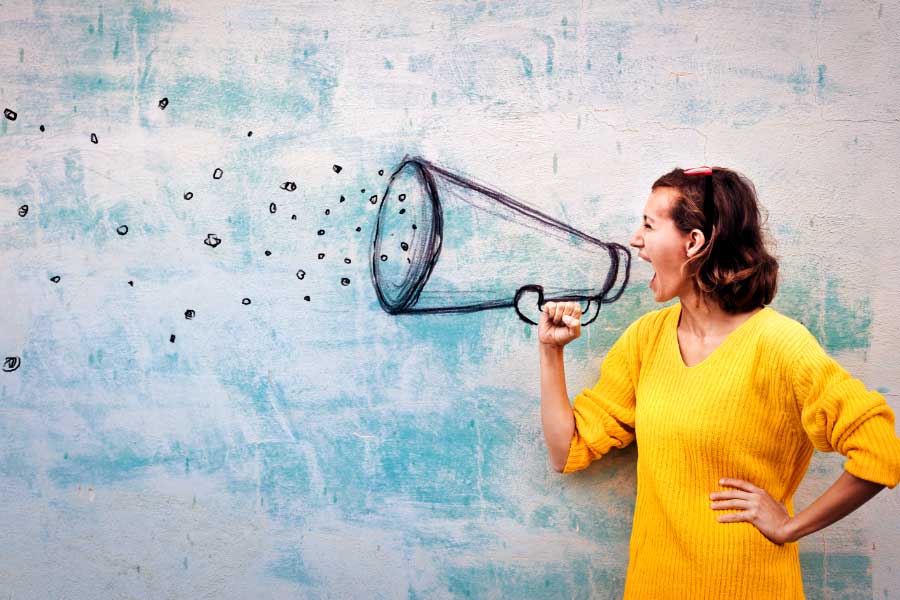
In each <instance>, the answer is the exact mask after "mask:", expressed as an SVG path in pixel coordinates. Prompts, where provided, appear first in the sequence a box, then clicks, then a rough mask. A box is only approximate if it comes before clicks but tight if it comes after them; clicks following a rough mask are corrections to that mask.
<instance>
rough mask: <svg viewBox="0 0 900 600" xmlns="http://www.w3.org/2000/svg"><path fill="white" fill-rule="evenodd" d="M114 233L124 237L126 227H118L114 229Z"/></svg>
mask: <svg viewBox="0 0 900 600" xmlns="http://www.w3.org/2000/svg"><path fill="white" fill-rule="evenodd" d="M116 233H118V234H119V235H125V234H126V233H128V225H119V226H118V227H116Z"/></svg>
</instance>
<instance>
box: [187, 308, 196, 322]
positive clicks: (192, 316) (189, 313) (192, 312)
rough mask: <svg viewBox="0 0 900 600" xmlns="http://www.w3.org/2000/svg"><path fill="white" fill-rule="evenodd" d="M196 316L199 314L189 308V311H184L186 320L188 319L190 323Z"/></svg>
mask: <svg viewBox="0 0 900 600" xmlns="http://www.w3.org/2000/svg"><path fill="white" fill-rule="evenodd" d="M196 314H197V313H196V312H194V309H192V308H189V309H187V310H186V311H184V318H185V319H187V320H188V321H190V320H191V319H193V318H194V316H195V315H196Z"/></svg>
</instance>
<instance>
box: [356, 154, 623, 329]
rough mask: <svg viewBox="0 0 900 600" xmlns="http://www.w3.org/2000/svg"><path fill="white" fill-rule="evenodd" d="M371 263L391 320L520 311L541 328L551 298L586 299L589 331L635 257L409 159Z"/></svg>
mask: <svg viewBox="0 0 900 600" xmlns="http://www.w3.org/2000/svg"><path fill="white" fill-rule="evenodd" d="M401 202H402V203H403V207H404V208H405V210H404V212H403V213H401V212H400V210H401V209H400V206H399V203H401ZM502 224H506V226H505V227H503V229H502V231H501V230H499V229H498V226H499V225H502ZM511 225H513V226H511ZM418 226H420V227H418ZM389 257H391V258H390V260H389ZM370 264H371V276H372V283H373V285H374V287H375V292H376V294H377V295H378V301H379V303H380V304H381V307H382V308H383V309H384V310H385V311H386V312H388V313H390V314H393V315H399V314H415V313H465V312H474V311H481V310H489V309H497V308H515V310H516V313H517V314H518V316H519V318H520V319H522V320H523V321H525V322H526V323H530V324H532V325H536V324H537V320H539V318H540V317H539V315H540V312H541V311H542V310H543V306H544V304H545V303H546V302H549V301H576V302H582V303H587V306H583V307H582V309H583V315H584V316H583V317H582V324H583V325H588V324H590V323H592V322H593V321H594V320H595V319H596V318H597V315H598V314H599V312H600V307H601V306H602V305H603V304H609V303H611V302H615V301H616V300H618V299H619V298H620V297H621V295H622V293H623V292H624V291H625V287H626V285H627V284H628V277H629V273H630V268H631V253H630V252H629V250H628V248H626V247H625V246H623V245H621V244H617V243H613V242H603V241H601V240H599V239H597V238H595V237H592V236H590V235H587V234H586V233H583V232H581V231H579V230H578V229H575V228H574V227H572V226H571V225H568V224H566V223H563V222H561V221H559V220H557V219H554V218H553V217H550V216H548V215H546V214H543V213H541V212H540V211H538V210H536V209H534V208H532V207H530V206H527V205H526V204H524V203H522V202H520V201H519V200H516V199H514V198H512V197H510V196H508V195H506V194H503V193H502V192H499V191H497V190H494V189H491V188H489V187H487V186H486V185H483V184H481V183H478V182H475V181H473V180H471V179H467V178H464V177H462V176H460V175H457V174H455V173H453V172H451V171H448V170H446V169H444V168H441V167H439V166H437V165H435V164H432V163H430V162H428V161H427V160H424V159H422V158H408V157H407V158H405V159H404V160H403V161H402V162H401V164H400V166H399V167H397V169H396V170H395V171H394V173H393V174H392V175H391V177H390V180H389V181H388V185H387V188H386V189H385V192H384V194H383V195H382V199H381V205H380V206H379V209H378V218H377V222H376V225H375V232H374V236H373V241H372V254H371V261H370ZM476 264H477V265H479V268H473V265H476ZM617 280H620V283H619V284H618V286H616V281H617ZM526 312H527V313H528V314H526ZM529 315H530V316H529Z"/></svg>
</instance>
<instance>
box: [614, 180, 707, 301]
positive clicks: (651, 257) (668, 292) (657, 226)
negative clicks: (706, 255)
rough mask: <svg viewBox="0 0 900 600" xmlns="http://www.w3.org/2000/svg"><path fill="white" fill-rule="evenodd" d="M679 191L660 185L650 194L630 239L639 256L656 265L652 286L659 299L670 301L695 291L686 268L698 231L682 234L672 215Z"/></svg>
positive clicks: (656, 298) (655, 298)
mask: <svg viewBox="0 0 900 600" xmlns="http://www.w3.org/2000/svg"><path fill="white" fill-rule="evenodd" d="M675 193H676V192H675V190H674V189H673V188H669V187H658V188H656V189H655V190H653V191H652V192H651V193H650V197H649V198H647V204H646V205H645V206H644V215H643V218H642V220H641V224H640V226H639V227H638V229H637V231H635V233H634V236H632V238H631V242H630V245H631V246H633V247H634V248H637V250H638V257H640V258H642V259H643V260H646V261H647V262H649V263H650V264H651V266H652V267H653V271H654V273H653V277H652V278H651V279H650V289H651V290H653V299H654V300H656V301H657V302H666V301H668V300H671V299H672V298H675V297H676V296H682V295H683V294H685V293H687V292H690V291H691V282H690V280H689V279H688V278H687V277H685V275H684V273H683V270H682V267H683V266H684V263H685V262H687V259H688V256H689V254H688V253H689V252H691V253H693V252H694V250H693V248H694V246H696V234H695V235H694V236H692V235H691V234H690V233H682V232H681V231H679V230H678V228H677V227H675V222H674V221H673V220H672V219H671V217H670V216H669V215H670V214H671V210H670V208H671V206H672V204H673V202H674V198H675ZM694 231H695V232H696V231H697V230H694ZM692 241H693V244H692Z"/></svg>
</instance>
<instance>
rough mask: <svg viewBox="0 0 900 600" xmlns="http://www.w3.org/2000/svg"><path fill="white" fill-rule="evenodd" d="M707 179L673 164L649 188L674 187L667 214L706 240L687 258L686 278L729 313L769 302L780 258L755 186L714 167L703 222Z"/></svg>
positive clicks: (729, 171)
mask: <svg viewBox="0 0 900 600" xmlns="http://www.w3.org/2000/svg"><path fill="white" fill-rule="evenodd" d="M708 177H710V175H706V176H697V175H685V174H684V169H680V168H675V169H673V170H672V171H670V172H668V173H666V174H665V175H663V176H662V177H660V178H659V179H657V180H656V181H655V182H654V183H653V187H652V188H651V189H654V190H655V189H656V188H658V187H668V188H673V189H674V190H675V192H676V197H675V201H674V203H673V204H672V207H671V215H670V216H671V217H672V220H673V221H674V222H675V226H676V227H677V228H678V229H679V230H680V231H682V232H683V233H690V231H691V230H693V229H699V230H700V231H703V232H704V235H706V237H707V238H708V239H707V241H706V243H705V244H704V245H703V247H702V248H701V249H700V251H699V252H698V253H697V254H695V255H694V256H692V257H690V258H689V259H688V260H687V263H686V264H685V268H686V270H687V274H688V277H690V278H691V279H692V280H693V281H694V284H695V285H696V287H697V289H698V290H699V291H700V293H701V295H703V296H704V297H705V298H706V299H712V300H713V301H715V302H717V303H718V304H719V306H721V307H722V309H723V310H724V311H726V312H728V313H731V314H736V313H741V312H748V311H751V310H753V309H755V308H757V307H760V306H765V305H767V304H770V303H771V302H772V299H773V298H774V297H775V292H776V290H777V288H778V261H777V260H776V259H775V257H773V256H772V255H771V254H769V251H768V250H767V249H766V241H765V238H764V234H763V229H762V222H761V218H760V209H759V201H758V200H757V197H756V187H755V186H754V185H753V183H752V182H751V181H750V180H749V179H747V178H746V177H745V176H744V175H741V174H740V173H738V172H737V171H733V170H731V169H726V168H724V167H713V168H712V175H711V177H712V184H713V188H712V190H713V203H714V204H715V217H714V218H713V221H714V222H712V223H707V216H706V215H705V214H704V210H703V197H704V196H703V195H704V190H705V186H706V179H707V178H708Z"/></svg>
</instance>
